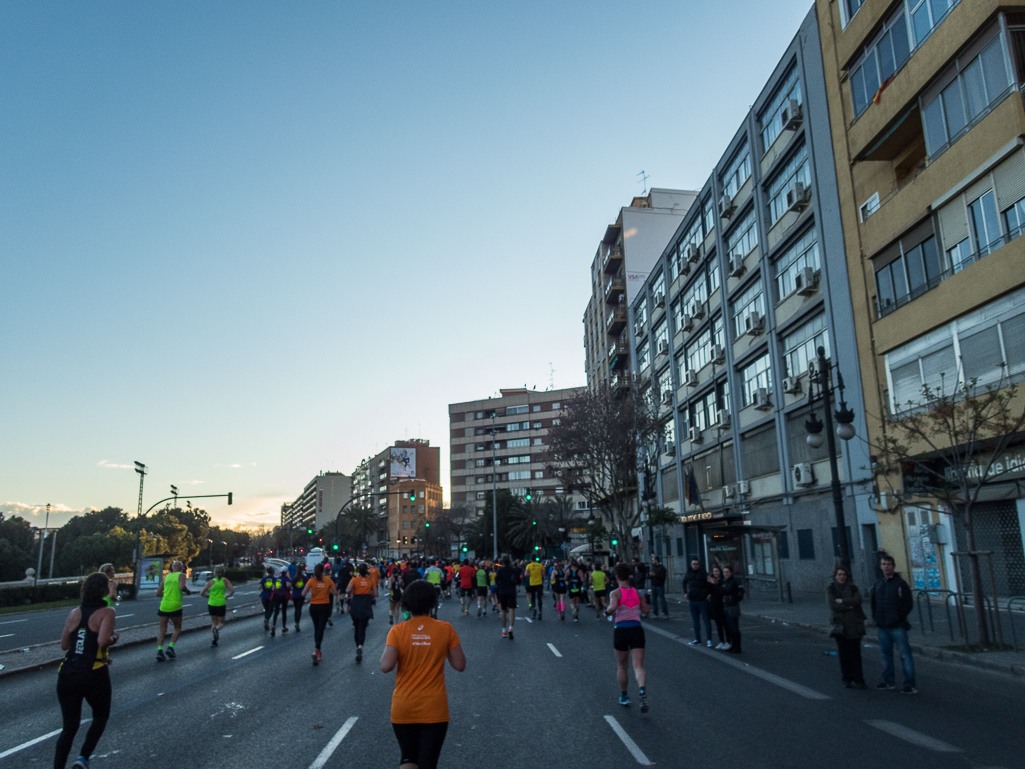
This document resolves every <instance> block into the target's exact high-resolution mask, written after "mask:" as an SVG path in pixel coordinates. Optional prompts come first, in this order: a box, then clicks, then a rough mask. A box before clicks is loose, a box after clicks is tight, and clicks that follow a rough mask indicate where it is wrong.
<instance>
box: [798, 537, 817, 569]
mask: <svg viewBox="0 0 1025 769" xmlns="http://www.w3.org/2000/svg"><path fill="white" fill-rule="evenodd" d="M797 557H798V558H799V559H800V560H802V561H814V560H815V536H814V534H813V532H812V530H811V529H798V530H797Z"/></svg>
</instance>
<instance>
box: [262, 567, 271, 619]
mask: <svg viewBox="0 0 1025 769" xmlns="http://www.w3.org/2000/svg"><path fill="white" fill-rule="evenodd" d="M273 596H274V567H273V566H268V567H267V573H266V574H265V575H264V576H263V579H261V580H260V602H261V603H263V629H264V630H270V615H271V612H272V611H273V610H274V603H273V601H272V600H271V598H272V597H273Z"/></svg>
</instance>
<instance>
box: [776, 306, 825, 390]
mask: <svg viewBox="0 0 1025 769" xmlns="http://www.w3.org/2000/svg"><path fill="white" fill-rule="evenodd" d="M819 347H822V348H824V349H825V351H826V359H827V360H828V359H829V334H828V333H826V314H825V313H822V314H821V315H816V316H815V317H814V318H812V319H811V320H809V321H808V322H807V323H805V324H804V325H803V326H801V327H800V328H799V329H797V330H796V331H794V332H792V333H790V334H787V335H786V336H785V337H783V365H784V373H785V374H786V375H787V376H801V374H803V373H805V372H806V371H807V370H808V362H809V361H810V360H812V359H813V358H814V357H815V356H816V355H818V352H816V351H817V350H818V348H819Z"/></svg>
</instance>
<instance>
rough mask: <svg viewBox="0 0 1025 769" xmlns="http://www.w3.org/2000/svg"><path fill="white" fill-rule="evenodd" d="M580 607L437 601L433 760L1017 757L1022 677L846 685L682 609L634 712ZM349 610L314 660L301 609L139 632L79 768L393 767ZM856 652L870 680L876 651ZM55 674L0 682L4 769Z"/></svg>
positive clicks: (25, 739) (906, 764) (656, 626)
mask: <svg viewBox="0 0 1025 769" xmlns="http://www.w3.org/2000/svg"><path fill="white" fill-rule="evenodd" d="M521 600H522V597H521ZM522 613H523V612H522V610H521V614H522ZM583 616H584V617H585V618H584V619H581V621H580V622H579V623H572V622H565V623H563V622H558V621H556V620H553V619H551V618H550V617H549V618H546V619H545V621H544V622H543V623H539V622H533V623H528V622H526V621H525V620H524V619H523V618H522V617H521V619H520V620H519V621H518V622H517V624H516V640H514V641H509V640H506V639H503V638H502V637H501V634H500V628H499V627H498V621H497V619H496V618H495V615H490V616H488V617H486V618H484V619H478V618H477V617H476V616H473V615H470V616H468V617H467V616H463V615H461V614H459V613H458V610H457V605H456V604H455V603H454V602H447V603H445V604H443V606H442V608H441V610H440V614H439V617H440V618H441V619H447V620H450V621H452V622H453V624H454V625H455V627H456V629H457V631H458V632H459V634H460V636H461V637H462V640H463V646H464V649H465V651H466V656H467V658H468V666H467V669H466V672H465V673H462V674H460V673H455V672H454V671H452V670H448V672H447V681H448V693H449V701H450V705H451V715H452V723H451V727H450V730H449V733H448V738H447V740H446V743H445V749H444V752H443V754H442V765H443V766H456V765H459V766H479V765H482V764H492V763H495V762H496V761H497V762H500V763H501V765H503V766H512V767H537V766H549V765H552V766H559V767H560V769H572V768H573V767H581V768H585V767H586V769H595V767H628V766H634V765H645V764H648V763H652V764H654V765H658V766H666V767H681V768H684V767H708V766H738V767H745V769H749V768H753V767H792V766H801V765H804V766H809V767H823V766H830V767H852V768H853V767H858V768H859V769H860V768H861V767H891V766H894V765H895V764H899V765H900V766H901V767H902V769H944V768H947V767H950V768H953V767H956V768H957V769H966V768H967V767H991V768H992V767H1005V768H1006V769H1012V768H1013V767H1020V766H1021V765H1022V763H1021V761H1022V754H1021V726H1022V716H1021V702H1022V698H1023V695H1025V683H1023V682H1021V681H1019V680H1016V679H1013V678H1010V677H1003V676H999V675H997V674H993V673H988V672H986V671H980V670H975V669H968V668H962V667H958V666H954V665H949V664H946V663H941V662H936V661H932V660H929V659H919V660H916V663H917V665H918V684H919V688H920V690H921V693H920V694H918V695H915V696H903V695H899V694H897V693H896V692H892V691H888V692H878V691H875V690H869V691H857V690H845V689H842V688H841V687H840V685H839V669H838V665H837V660H836V658H835V657H827V656H824V655H823V651H826V650H829V649H830V648H831V643H830V641H829V639H828V638H825V637H824V636H821V635H818V634H815V633H810V632H806V631H802V630H798V629H795V628H791V627H786V626H783V625H782V624H779V623H776V624H770V623H765V622H759V621H755V620H743V627H744V629H745V637H744V646H745V653H744V654H743V655H740V656H739V657H737V656H731V655H723V654H721V653H718V652H714V651H711V650H707V649H704V648H694V647H688V646H686V645H685V644H684V643H682V642H681V641H684V642H685V641H686V640H688V638H687V635H686V634H687V632H688V630H689V623H686V624H685V623H683V622H672V621H670V622H666V621H664V620H663V621H649V622H647V623H646V626H647V628H648V632H647V638H648V659H647V669H648V675H649V683H648V692H649V698H650V702H651V710H650V712H649V713H647V714H641V713H640V712H639V710H638V708H637V707H636V704H634V705H632V706H630V707H629V708H623V707H621V706H620V705H618V704H617V702H616V698H617V696H618V687H617V686H616V684H615V678H614V670H615V668H614V662H613V655H612V648H611V635H612V628H611V627H610V625H609V624H608V623H606V622H605V621H596V620H595V619H594V618H593V614H589V613H585V614H584V615H583ZM350 627H351V626H350V624H349V623H348V622H347V621H346V620H344V619H341V621H338V620H337V619H336V621H335V627H334V628H332V629H329V630H328V633H327V637H326V639H325V643H324V661H323V663H322V664H321V666H320V667H313V666H312V665H311V662H310V654H309V653H310V651H311V650H312V632H311V630H312V628H311V627H310V626H309V624H308V623H307V624H306V627H305V628H304V631H303V632H302V633H299V634H296V633H294V632H293V633H289V634H287V635H285V636H281V635H279V636H277V637H276V638H271V637H270V636H269V634H265V633H264V631H263V628H262V624H261V621H260V619H259V618H252V619H247V620H239V621H238V622H236V623H232V624H230V625H229V626H228V628H227V629H226V630H225V632H224V633H223V635H222V639H221V645H220V646H219V647H218V648H216V649H212V648H210V647H209V641H208V636H206V634H204V633H193V634H190V635H187V636H185V637H184V638H183V639H182V640H181V641H180V642H179V644H178V653H179V657H178V659H177V660H175V661H174V662H167V663H156V662H155V661H154V659H153V654H154V650H153V649H152V648H151V647H137V648H132V649H125V650H124V651H121V652H119V653H117V654H116V655H115V663H114V665H113V667H112V668H111V675H112V677H113V681H114V713H113V715H112V718H111V721H110V724H109V726H108V728H107V731H106V733H105V734H104V736H103V739H102V740H101V742H100V745H99V749H98V751H97V755H96V756H95V761H94V763H93V766H94V767H98V768H99V769H107V768H108V767H109V768H111V769H115V768H119V767H124V768H126V769H127V768H131V769H136V768H137V767H140V766H146V767H151V768H152V769H160V768H161V767H168V768H169V769H170V768H171V767H174V768H175V769H178V767H181V766H216V767H219V768H224V769H231V768H232V767H238V768H239V769H252V767H254V766H279V765H288V766H297V767H311V768H314V769H315V768H316V767H320V766H327V767H342V766H346V767H348V766H351V767H389V766H394V765H395V764H396V763H397V762H398V758H399V756H398V751H397V748H396V746H395V740H394V737H393V735H392V732H391V728H390V724H389V718H388V714H389V704H390V696H391V690H392V687H393V685H394V675H383V674H382V673H381V672H380V669H379V667H378V665H377V660H378V659H379V657H380V654H381V651H382V649H383V644H384V640H385V636H386V634H387V631H388V624H387V618H386V617H385V618H383V619H382V618H380V617H379V618H378V619H376V620H374V621H373V622H371V623H370V630H369V633H368V637H367V650H366V656H365V659H364V662H363V664H362V665H358V664H357V663H356V662H355V660H354V651H355V649H354V646H353V641H352V634H351V631H350ZM681 636H682V637H681ZM865 652H866V655H867V656H866V659H865V666H866V674H867V675H868V676H869V680H870V681H873V682H874V681H875V680H877V676H878V674H879V670H880V664H879V661H878V659H876V657H875V653H874V650H869V649H866V650H865ZM55 676H56V673H55V671H54V670H52V669H51V670H45V671H39V672H35V673H28V674H24V675H19V676H15V677H12V678H8V679H5V680H4V681H3V683H2V686H3V690H4V692H5V696H4V697H3V698H2V700H0V723H3V724H4V729H3V731H2V735H0V769H2V767H3V766H18V767H22V766H43V765H46V764H47V762H52V755H53V748H54V741H55V737H54V736H48V737H45V738H44V739H42V740H40V741H39V742H36V743H35V744H31V745H28V746H27V747H20V746H22V745H24V744H25V743H29V742H31V741H32V740H35V739H37V738H40V737H44V736H45V735H49V734H50V733H52V732H53V731H54V730H56V729H59V726H60V714H59V710H58V707H57V702H56V696H55V693H54V683H55ZM631 690H632V692H633V694H634V695H636V687H635V686H634V685H633V683H632V682H631ZM634 701H635V703H636V696H634ZM87 716H88V708H86V717H87ZM84 732H85V730H84V729H83V730H81V731H80V733H79V735H78V737H77V738H76V742H75V747H76V748H77V747H78V746H79V745H80V744H81V740H82V738H83V737H84ZM74 755H76V754H75V753H72V756H74Z"/></svg>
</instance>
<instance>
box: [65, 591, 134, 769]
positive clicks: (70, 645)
mask: <svg viewBox="0 0 1025 769" xmlns="http://www.w3.org/2000/svg"><path fill="white" fill-rule="evenodd" d="M81 595H82V605H81V606H79V607H77V608H75V609H72V610H71V613H70V614H68V618H67V620H66V621H65V622H64V630H63V631H62V632H61V649H62V650H63V651H66V652H67V654H66V655H64V661H63V662H61V665H60V668H59V669H58V672H57V700H58V701H59V702H60V706H61V716H62V719H63V722H64V724H63V729H62V730H61V733H60V736H59V737H58V738H57V750H56V754H55V755H54V759H53V762H54V766H56V767H58V769H64V766H65V765H66V764H67V762H68V756H69V755H70V754H71V745H72V743H73V742H74V740H75V735H76V734H77V733H78V727H79V725H80V724H81V721H82V700H85V701H86V702H88V703H89V707H90V708H92V724H90V725H89V731H88V732H87V733H86V735H85V742H84V743H82V752H81V754H80V755H79V757H78V759H77V760H76V761H75V764H74V767H75V768H76V769H89V759H90V758H91V757H92V753H93V751H94V750H95V749H96V743H98V742H99V741H100V737H101V736H103V730H104V729H106V728H107V721H108V719H109V718H110V700H111V687H110V672H109V671H108V670H107V665H108V659H107V648H108V647H110V646H113V645H114V644H116V643H117V636H118V634H117V633H115V632H114V609H112V608H111V607H109V606H107V604H106V601H107V599H108V598H109V596H110V580H109V579H108V578H107V575H106V574H103V573H99V572H97V573H96V574H90V575H89V576H88V577H86V578H85V582H83V583H82V594H81Z"/></svg>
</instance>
